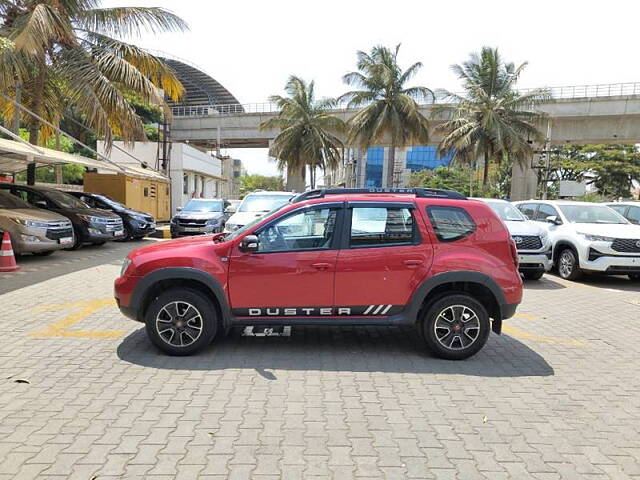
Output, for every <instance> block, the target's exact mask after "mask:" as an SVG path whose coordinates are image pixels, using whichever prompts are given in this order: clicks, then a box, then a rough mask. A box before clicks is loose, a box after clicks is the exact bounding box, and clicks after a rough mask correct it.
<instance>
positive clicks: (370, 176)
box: [325, 145, 453, 188]
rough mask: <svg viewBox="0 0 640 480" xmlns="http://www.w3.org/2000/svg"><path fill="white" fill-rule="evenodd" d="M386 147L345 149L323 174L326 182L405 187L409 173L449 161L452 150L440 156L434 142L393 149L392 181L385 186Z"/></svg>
mask: <svg viewBox="0 0 640 480" xmlns="http://www.w3.org/2000/svg"><path fill="white" fill-rule="evenodd" d="M388 157H389V148H388V147H383V146H379V147H370V148H369V149H368V150H367V151H366V152H361V151H359V150H352V149H350V150H346V151H345V154H344V157H343V161H342V164H341V165H340V166H339V167H338V168H337V169H335V170H332V171H329V172H327V174H326V175H325V184H326V185H335V186H345V187H357V188H382V187H403V186H406V185H407V183H408V181H409V177H410V176H411V173H412V172H417V171H420V170H424V169H429V170H433V169H435V168H438V167H442V166H447V165H449V164H450V163H451V160H452V158H453V153H447V154H445V155H440V154H439V153H438V148H437V147H436V146H435V145H415V146H411V147H406V148H397V149H396V153H395V157H396V158H395V168H394V170H395V174H394V184H393V185H387V184H386V179H387V159H388Z"/></svg>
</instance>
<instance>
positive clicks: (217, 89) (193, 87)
mask: <svg viewBox="0 0 640 480" xmlns="http://www.w3.org/2000/svg"><path fill="white" fill-rule="evenodd" d="M161 58H162V61H164V62H165V63H166V64H167V65H169V67H171V69H172V70H173V71H174V72H175V74H176V76H177V77H178V79H179V80H180V81H181V82H182V84H183V85H184V88H185V95H184V97H183V98H182V99H181V100H180V101H179V102H169V103H170V104H171V105H175V106H194V105H229V104H234V105H237V104H239V103H240V102H238V99H236V97H234V96H233V95H232V94H231V92H229V90H227V89H226V88H224V87H223V86H222V85H221V84H220V83H219V82H217V81H216V80H215V79H214V78H212V77H211V76H209V75H208V74H206V73H205V72H203V71H202V70H200V69H199V68H198V67H196V66H195V65H191V64H188V63H186V62H184V61H181V60H177V59H175V58H168V57H167V56H164V55H162V56H161Z"/></svg>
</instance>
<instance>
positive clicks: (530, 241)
mask: <svg viewBox="0 0 640 480" xmlns="http://www.w3.org/2000/svg"><path fill="white" fill-rule="evenodd" d="M478 200H480V201H482V202H484V203H486V204H487V205H489V206H490V207H491V209H492V210H493V211H494V212H496V215H498V217H500V220H502V221H503V222H504V223H505V225H506V226H507V228H508V229H509V233H511V238H513V241H514V242H515V244H516V248H517V249H518V260H519V263H518V269H519V270H520V273H522V274H523V275H524V278H526V279H527V280H540V278H542V276H543V275H544V272H548V271H549V270H550V269H551V266H552V262H551V240H550V239H549V235H548V234H547V231H546V230H545V229H544V228H542V227H540V226H538V225H536V224H535V223H534V222H532V221H530V220H529V219H527V217H525V216H524V215H523V214H522V213H521V212H520V210H518V209H517V208H516V207H514V206H513V205H512V204H511V203H509V202H507V201H506V200H498V199H495V198H479V199H478Z"/></svg>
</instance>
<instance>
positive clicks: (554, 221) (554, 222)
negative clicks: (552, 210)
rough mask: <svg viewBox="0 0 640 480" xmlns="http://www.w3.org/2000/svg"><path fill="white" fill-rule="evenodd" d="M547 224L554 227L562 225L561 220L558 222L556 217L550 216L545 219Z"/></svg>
mask: <svg viewBox="0 0 640 480" xmlns="http://www.w3.org/2000/svg"><path fill="white" fill-rule="evenodd" d="M545 221H546V222H547V223H553V224H554V225H562V220H560V219H559V218H558V217H557V216H556V215H550V216H548V217H547V218H545Z"/></svg>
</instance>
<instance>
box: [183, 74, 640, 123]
mask: <svg viewBox="0 0 640 480" xmlns="http://www.w3.org/2000/svg"><path fill="white" fill-rule="evenodd" d="M535 90H540V89H534V88H525V89H520V90H518V91H519V92H520V93H521V94H527V93H531V92H533V91H535ZM543 90H546V91H547V92H548V93H549V94H550V95H551V98H552V99H556V100H557V99H572V98H576V99H577V98H593V97H618V96H630V95H640V82H634V83H608V84H599V85H571V86H565V87H544V88H543ZM456 94H457V95H460V96H464V93H456ZM435 95H436V98H435V103H447V102H448V101H449V100H448V97H447V95H446V93H444V92H443V91H442V90H439V91H437V92H436V94H435ZM429 103H432V102H429ZM172 112H173V116H174V117H192V116H193V117H195V116H213V115H238V114H243V113H277V112H278V107H277V105H275V104H273V103H268V102H266V103H242V104H240V103H238V104H226V105H194V106H174V107H172Z"/></svg>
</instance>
